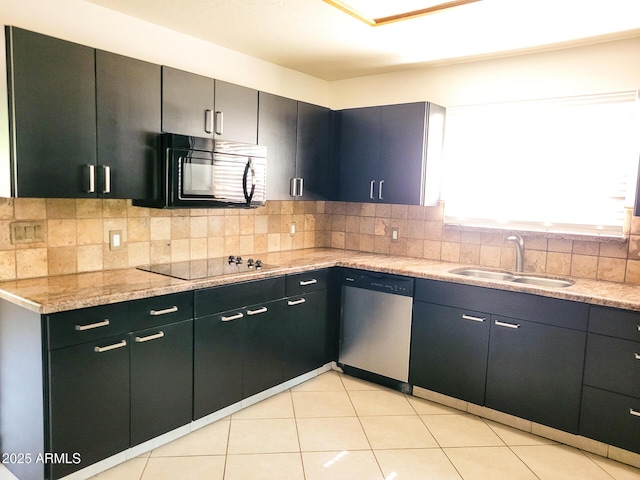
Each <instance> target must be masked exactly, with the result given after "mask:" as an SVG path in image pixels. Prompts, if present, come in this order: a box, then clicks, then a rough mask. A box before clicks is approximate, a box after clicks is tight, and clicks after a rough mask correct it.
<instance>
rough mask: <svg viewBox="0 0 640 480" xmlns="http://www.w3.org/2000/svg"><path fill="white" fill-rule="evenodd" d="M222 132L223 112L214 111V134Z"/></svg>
mask: <svg viewBox="0 0 640 480" xmlns="http://www.w3.org/2000/svg"><path fill="white" fill-rule="evenodd" d="M223 132H224V112H216V135H222V133H223Z"/></svg>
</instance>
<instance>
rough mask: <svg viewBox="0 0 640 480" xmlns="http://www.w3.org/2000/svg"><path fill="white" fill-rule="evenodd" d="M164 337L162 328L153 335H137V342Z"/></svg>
mask: <svg viewBox="0 0 640 480" xmlns="http://www.w3.org/2000/svg"><path fill="white" fill-rule="evenodd" d="M162 337H164V332H163V331H162V330H161V331H159V332H158V333H154V334H153V335H149V336H147V337H136V338H135V340H136V343H144V342H149V341H151V340H156V339H158V338H162Z"/></svg>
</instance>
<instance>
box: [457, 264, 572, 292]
mask: <svg viewBox="0 0 640 480" xmlns="http://www.w3.org/2000/svg"><path fill="white" fill-rule="evenodd" d="M449 273H455V274H456V275H464V276H467V277H475V278H486V279H488V280H497V281H501V282H513V283H524V284H527V285H536V286H538V287H549V288H564V287H569V286H571V285H573V284H574V282H573V280H566V279H562V278H548V277H539V276H536V275H518V274H515V273H510V272H500V271H494V270H483V269H481V268H459V269H453V270H449Z"/></svg>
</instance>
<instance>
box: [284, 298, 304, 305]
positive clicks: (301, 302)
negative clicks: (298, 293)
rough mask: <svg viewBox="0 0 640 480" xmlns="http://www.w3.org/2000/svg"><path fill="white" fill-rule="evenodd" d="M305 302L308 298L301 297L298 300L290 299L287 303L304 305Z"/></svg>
mask: <svg viewBox="0 0 640 480" xmlns="http://www.w3.org/2000/svg"><path fill="white" fill-rule="evenodd" d="M304 302H306V300H305V299H304V298H300V299H298V300H289V301H288V302H287V305H289V306H290V307H293V306H294V305H302V304H303V303H304Z"/></svg>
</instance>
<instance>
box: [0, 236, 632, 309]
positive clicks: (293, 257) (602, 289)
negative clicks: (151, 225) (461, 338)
mask: <svg viewBox="0 0 640 480" xmlns="http://www.w3.org/2000/svg"><path fill="white" fill-rule="evenodd" d="M260 258H261V259H262V260H263V262H264V263H266V264H271V265H278V267H277V268H274V269H271V270H266V271H262V272H253V273H240V274H238V275H227V276H224V277H213V278H206V279H200V280H191V281H189V280H179V279H175V278H171V277H167V276H164V275H160V274H156V273H149V272H145V271H141V270H138V269H135V268H129V269H122V270H108V271H101V272H89V273H78V274H74V275H61V276H53V277H43V278H34V279H24V280H13V281H7V282H0V298H1V299H4V300H7V301H9V302H12V303H14V304H16V305H19V306H21V307H24V308H26V309H29V310H31V311H34V312H37V313H41V314H49V313H56V312H61V311H66V310H75V309H78V308H85V307H92V306H96V305H104V304H110V303H117V302H123V301H128V300H136V299H140V298H147V297H153V296H158V295H166V294H170V293H177V292H184V291H189V290H196V289H200V288H206V287H212V286H217V285H225V284H229V283H235V282H240V281H247V280H255V279H260V278H268V277H275V276H280V275H284V274H290V273H300V272H304V271H309V270H315V269H318V268H327V267H333V266H342V267H350V268H358V269H364V270H371V271H377V272H385V273H394V274H399V275H407V276H411V277H417V278H429V279H434V280H443V281H448V282H453V283H461V284H466V285H477V286H483V287H490V288H498V289H501V290H509V291H515V292H524V293H532V294H537V295H542V296H547V297H554V298H560V299H565V300H574V301H578V302H586V303H590V304H595V305H604V306H610V307H617V308H622V309H627V310H636V311H640V285H629V284H622V283H613V282H603V281H597V280H588V279H581V278H571V280H573V281H575V284H574V285H571V286H569V287H564V288H545V287H540V286H533V285H526V284H520V283H510V282H502V281H495V280H487V279H481V278H474V277H466V276H462V275H456V274H454V273H450V270H454V269H458V268H462V267H469V268H475V269H477V268H480V267H478V266H477V265H475V266H474V265H463V264H457V263H449V262H440V261H434V260H425V259H417V258H411V257H399V256H391V255H380V254H373V253H363V252H355V251H349V250H339V249H330V248H312V249H305V250H293V251H286V252H278V253H269V254H264V255H260ZM535 275H536V276H543V275H537V274H535ZM551 278H553V277H551Z"/></svg>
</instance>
